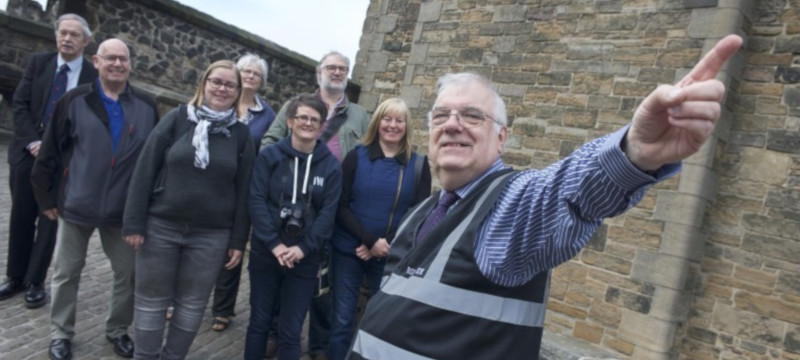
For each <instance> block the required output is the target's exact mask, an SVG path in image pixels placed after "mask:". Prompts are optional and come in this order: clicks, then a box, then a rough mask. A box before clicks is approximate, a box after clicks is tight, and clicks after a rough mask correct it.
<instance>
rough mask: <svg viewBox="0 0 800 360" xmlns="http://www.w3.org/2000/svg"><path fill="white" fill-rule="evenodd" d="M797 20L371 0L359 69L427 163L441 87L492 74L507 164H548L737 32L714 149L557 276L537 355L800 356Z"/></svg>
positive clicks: (615, 4) (741, 10)
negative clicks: (451, 78) (400, 113)
mask: <svg viewBox="0 0 800 360" xmlns="http://www.w3.org/2000/svg"><path fill="white" fill-rule="evenodd" d="M799 12H800V3H799V2H798V1H797V0H790V1H787V0H773V1H752V0H751V1H746V0H745V1H733V0H720V1H717V0H684V1H669V0H635V1H624V0H596V1H585V0H560V1H555V0H529V1H526V0H478V1H475V0H462V1H441V0H376V1H372V2H371V3H370V7H369V10H368V16H367V19H366V21H365V24H364V34H363V35H362V38H361V42H360V51H359V53H358V55H357V59H356V65H355V68H354V72H353V74H354V78H355V79H356V80H357V81H359V83H360V84H361V85H362V93H361V103H362V104H363V105H364V106H365V107H366V108H374V107H375V106H376V105H377V104H378V103H379V102H380V101H381V100H383V99H385V98H388V97H393V96H401V97H402V98H404V99H405V100H406V101H407V102H408V104H409V106H410V107H411V109H412V113H413V120H412V122H411V127H412V128H413V129H414V141H413V142H414V144H415V147H416V148H418V149H419V150H420V151H422V152H426V151H427V149H426V148H427V142H426V141H427V129H426V128H425V125H424V120H423V119H424V114H425V113H426V112H427V111H428V110H429V109H430V108H431V105H432V102H433V100H434V99H435V83H436V80H437V78H438V77H439V76H441V75H443V74H444V73H446V72H454V71H472V72H478V73H481V74H484V75H485V76H486V77H488V78H489V79H490V80H491V81H492V83H493V84H494V86H495V87H496V88H497V90H498V91H499V93H500V94H501V96H503V98H504V99H505V101H506V102H507V104H508V113H509V122H510V131H509V133H510V136H509V139H508V146H507V152H506V154H505V155H504V156H503V159H504V161H505V162H506V163H508V164H511V165H513V166H515V167H516V168H541V167H543V166H546V165H547V164H549V163H551V162H553V161H555V160H557V159H560V158H562V157H564V156H565V155H567V154H568V153H570V152H571V151H572V150H574V149H575V148H576V147H577V146H579V145H580V144H582V143H584V142H586V141H588V140H591V139H593V138H597V137H599V136H601V135H604V134H607V133H609V132H611V131H613V130H615V129H618V128H619V127H621V126H622V125H624V124H626V123H627V122H628V121H629V119H630V118H631V116H632V112H633V110H634V109H635V107H636V106H637V105H638V104H639V102H641V100H642V99H643V98H644V96H646V95H647V94H648V93H649V92H650V91H652V90H653V89H654V88H655V87H656V86H657V85H658V84H660V83H674V82H676V81H677V80H678V79H680V78H681V77H682V76H684V75H685V74H686V73H687V72H688V70H689V69H690V68H691V67H692V66H693V65H694V64H696V62H697V61H698V60H699V59H700V57H701V56H702V54H704V53H705V51H707V50H708V49H709V48H710V47H711V46H712V45H713V44H714V43H715V42H716V40H718V39H719V38H721V37H722V36H724V35H726V34H729V33H738V34H740V35H742V36H743V37H744V38H745V40H746V44H745V46H744V49H743V50H742V51H740V53H739V54H737V55H736V56H735V57H734V58H733V59H732V61H730V62H729V64H728V65H727V66H726V67H725V68H724V69H723V71H722V73H721V74H720V76H719V77H718V78H719V79H720V80H721V81H723V82H724V83H725V84H726V85H727V86H728V88H729V93H728V96H727V97H726V99H725V100H724V102H723V105H724V106H723V116H722V118H721V120H720V123H719V125H718V126H717V129H716V131H715V134H714V137H713V138H712V139H711V141H709V143H708V144H707V145H706V146H704V148H703V149H702V150H701V151H700V153H698V154H697V155H695V156H693V157H691V158H690V159H688V160H687V161H685V162H684V168H683V171H682V172H681V174H680V175H679V176H677V177H675V178H672V179H670V180H668V181H665V182H663V183H661V184H658V185H657V186H655V188H653V189H652V190H651V191H650V192H649V193H648V195H647V196H646V197H645V198H644V199H643V201H642V202H641V203H640V204H639V205H638V206H636V207H635V208H634V209H632V210H630V211H629V212H627V213H626V214H624V215H621V216H618V217H616V218H613V219H609V220H607V221H606V222H605V224H604V225H603V226H602V227H601V229H600V231H598V233H597V234H596V235H595V236H594V238H593V239H592V240H591V242H590V244H589V245H588V246H587V248H586V249H584V251H583V252H581V254H580V255H579V256H577V257H576V258H575V259H573V260H572V261H569V262H568V263H566V264H563V265H561V266H560V267H559V268H557V269H556V270H555V272H554V275H553V279H552V284H551V292H550V302H549V307H548V309H549V312H548V315H547V319H546V330H547V332H548V334H549V335H548V336H546V338H545V342H544V344H543V346H544V347H545V351H547V352H548V353H557V352H555V351H550V348H552V347H562V348H566V349H570V348H572V349H582V348H583V347H582V346H583V345H585V344H589V345H591V346H593V347H594V348H597V349H603V350H605V351H608V352H610V353H611V354H612V356H614V357H618V358H624V359H675V358H680V359H745V358H752V359H777V358H785V359H800V348H799V347H800V305H798V304H800V237H798V235H797V234H799V233H800V177H799V176H798V175H800V154H799V153H800V150H798V149H800V136H799V135H798V130H800V116H799V115H798V114H800V110H798V104H799V103H800V88H798V82H799V81H800V76H799V75H798V74H799V72H800V55H798V54H800V36H799V35H798V32H800V27H799V26H798V24H800V15H798V14H799ZM563 335H567V338H569V339H570V341H572V342H573V343H576V342H580V343H582V345H580V346H572V345H569V344H568V343H569V341H567V342H566V343H567V345H563V344H564V343H565V341H564V340H563V339H564V337H563ZM552 339H559V340H557V341H556V340H552ZM580 351H582V350H574V351H573V355H574V358H579V357H580V355H581V354H577V355H576V354H574V353H575V352H580ZM568 352H569V351H568ZM586 355H587V356H588V355H589V354H586ZM592 356H595V355H594V354H592ZM567 357H568V356H567V355H564V356H563V358H567Z"/></svg>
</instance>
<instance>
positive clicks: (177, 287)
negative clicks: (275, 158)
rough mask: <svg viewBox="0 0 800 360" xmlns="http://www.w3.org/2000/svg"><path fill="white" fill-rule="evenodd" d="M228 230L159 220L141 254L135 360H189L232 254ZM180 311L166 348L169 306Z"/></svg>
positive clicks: (138, 256)
mask: <svg viewBox="0 0 800 360" xmlns="http://www.w3.org/2000/svg"><path fill="white" fill-rule="evenodd" d="M230 236H231V231H230V230H228V229H191V228H186V227H185V226H183V225H181V224H178V223H175V222H172V221H168V220H164V219H159V218H156V217H152V216H151V217H149V218H148V221H147V235H146V236H145V238H144V243H143V244H142V246H141V247H140V248H139V251H137V252H136V290H135V297H136V300H135V303H134V308H135V313H134V321H133V324H134V336H135V341H136V348H135V354H134V356H135V358H136V359H137V360H139V359H164V360H165V359H183V358H185V357H186V354H187V353H188V352H189V347H190V346H191V345H192V341H194V338H195V336H196V335H197V330H198V329H199V328H200V323H201V322H202V320H203V313H204V312H205V309H206V304H207V303H208V298H209V296H210V295H211V289H212V288H213V287H214V283H215V282H216V280H217V275H219V271H220V270H221V269H222V266H223V265H224V263H225V260H226V259H227V255H228V251H227V250H228V241H229V239H230ZM170 305H174V306H175V310H174V312H173V315H172V321H171V322H170V324H169V331H168V334H167V341H166V344H164V346H163V348H162V346H161V344H162V339H163V336H164V328H165V325H166V317H165V315H166V312H167V307H168V306H170Z"/></svg>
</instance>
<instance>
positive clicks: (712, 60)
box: [677, 35, 742, 88]
mask: <svg viewBox="0 0 800 360" xmlns="http://www.w3.org/2000/svg"><path fill="white" fill-rule="evenodd" d="M741 46H742V38H741V37H739V35H728V36H726V37H724V38H722V40H720V41H719V42H717V44H716V45H714V48H713V49H711V51H709V52H708V54H706V56H703V58H702V59H701V60H700V62H699V63H697V65H695V66H694V68H692V71H690V72H689V74H687V75H686V76H684V77H683V79H681V81H679V82H678V84H677V86H678V87H679V88H682V87H685V86H687V85H690V84H693V83H696V82H700V81H706V80H709V79H713V78H714V77H715V76H717V73H718V72H719V69H721V68H722V65H724V64H725V61H727V60H728V59H729V58H730V57H731V56H733V54H735V53H736V51H738V50H739V48H740V47H741Z"/></svg>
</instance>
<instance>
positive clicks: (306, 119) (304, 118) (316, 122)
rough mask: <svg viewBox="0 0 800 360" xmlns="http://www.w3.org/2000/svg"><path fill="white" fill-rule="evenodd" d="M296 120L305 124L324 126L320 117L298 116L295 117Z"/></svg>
mask: <svg viewBox="0 0 800 360" xmlns="http://www.w3.org/2000/svg"><path fill="white" fill-rule="evenodd" d="M294 119H295V120H300V122H303V123H310V124H314V125H319V124H322V119H320V118H318V117H313V116H308V115H297V116H295V117H294Z"/></svg>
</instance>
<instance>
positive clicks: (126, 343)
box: [49, 335, 133, 360]
mask: <svg viewBox="0 0 800 360" xmlns="http://www.w3.org/2000/svg"><path fill="white" fill-rule="evenodd" d="M106 339H108V341H109V342H110V343H112V344H114V353H116V354H117V355H119V356H122V357H126V358H132V357H133V340H131V338H130V337H128V335H122V336H120V337H118V338H116V339H114V338H111V337H108V336H106ZM49 355H50V359H51V360H70V359H72V343H71V342H70V341H69V339H56V340H53V341H50V353H49Z"/></svg>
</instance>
